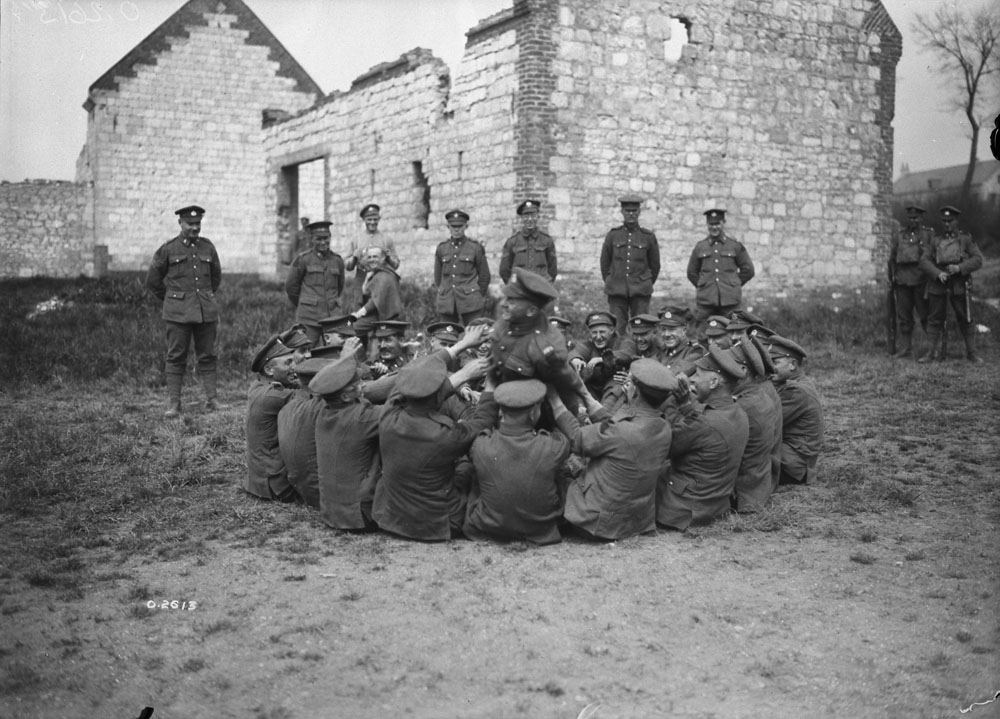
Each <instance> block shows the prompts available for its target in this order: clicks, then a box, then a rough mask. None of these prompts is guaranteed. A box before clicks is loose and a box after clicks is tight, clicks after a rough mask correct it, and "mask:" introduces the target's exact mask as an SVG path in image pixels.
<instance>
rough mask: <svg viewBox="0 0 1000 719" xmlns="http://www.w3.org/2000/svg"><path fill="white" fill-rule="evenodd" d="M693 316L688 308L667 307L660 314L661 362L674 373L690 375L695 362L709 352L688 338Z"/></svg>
mask: <svg viewBox="0 0 1000 719" xmlns="http://www.w3.org/2000/svg"><path fill="white" fill-rule="evenodd" d="M691 319H692V316H691V310H689V309H688V308H687V307H679V306H677V305H667V306H666V307H664V308H663V309H661V310H660V312H659V323H658V326H659V329H660V346H661V347H662V348H663V349H662V351H661V353H660V362H661V363H662V364H663V365H664V366H665V367H668V368H669V369H671V370H672V371H673V372H674V373H682V374H688V371H689V370H690V369H692V368H693V366H694V361H695V360H696V359H699V358H700V357H704V356H705V353H706V352H707V351H708V350H707V349H706V348H705V346H704V345H702V344H701V343H699V342H696V341H694V340H692V339H691V338H690V337H689V336H688V328H689V327H690V322H691Z"/></svg>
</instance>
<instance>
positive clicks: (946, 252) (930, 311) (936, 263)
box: [918, 205, 983, 362]
mask: <svg viewBox="0 0 1000 719" xmlns="http://www.w3.org/2000/svg"><path fill="white" fill-rule="evenodd" d="M940 212H941V224H942V225H943V226H944V232H943V233H942V234H939V235H934V237H933V238H931V241H930V244H928V245H927V246H926V247H924V251H923V254H922V255H921V257H920V267H921V269H923V271H924V274H925V275H926V276H927V278H928V280H927V286H926V293H927V337H928V339H929V340H930V343H931V346H930V348H929V349H928V350H927V352H926V353H925V354H924V355H923V356H922V357H921V358H920V359H919V360H918V361H919V362H928V361H930V360H934V359H944V357H943V356H942V352H941V333H942V332H943V331H944V322H945V315H946V314H947V312H948V305H949V304H951V307H952V310H954V312H955V320H956V321H957V323H958V329H959V331H960V332H961V333H962V338H963V339H964V340H965V358H966V359H967V360H969V361H970V362H982V361H983V360H982V358H981V357H980V356H979V355H978V354H976V347H975V334H974V332H975V329H974V327H973V326H972V317H971V315H972V306H971V304H970V302H969V281H970V279H971V276H972V273H973V272H975V271H976V270H978V269H979V268H980V267H982V266H983V253H982V252H980V251H979V247H978V246H977V245H976V243H975V242H973V241H972V236H971V235H969V234H968V233H966V232H962V231H961V230H959V229H958V216H959V215H961V214H962V213H961V212H959V210H958V209H957V208H955V207H952V206H951V205H945V206H944V207H942V208H941V210H940Z"/></svg>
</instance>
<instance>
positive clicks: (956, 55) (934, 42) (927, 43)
mask: <svg viewBox="0 0 1000 719" xmlns="http://www.w3.org/2000/svg"><path fill="white" fill-rule="evenodd" d="M949 5H950V6H949ZM958 6H959V3H950V4H948V5H945V4H942V5H941V6H939V7H938V9H937V10H936V11H935V12H934V13H933V14H931V15H925V14H917V16H916V19H915V20H914V22H913V33H914V35H916V38H917V42H919V43H920V44H921V45H923V46H924V47H925V48H927V49H929V50H932V51H933V52H934V53H935V54H937V56H938V57H940V58H941V60H942V61H943V62H942V64H941V66H940V67H939V68H937V72H938V73H940V74H942V75H946V76H949V77H950V76H952V74H953V73H956V72H957V74H958V75H959V77H961V80H962V84H961V85H956V87H955V99H954V107H956V108H957V109H959V110H962V111H964V112H965V116H966V118H968V120H969V125H970V126H971V127H972V145H971V147H970V148H969V167H968V169H967V170H966V172H965V180H964V181H963V183H962V201H963V203H965V202H968V199H969V194H970V190H971V188H972V176H973V174H974V173H975V171H976V145H977V144H978V143H979V128H980V125H981V124H982V121H983V119H984V117H985V116H981V115H980V114H978V113H977V110H976V103H977V101H980V100H984V101H989V99H990V96H992V95H997V83H991V82H990V76H992V75H996V74H998V73H1000V10H998V8H997V7H996V6H995V5H994V4H993V0H988V2H987V3H986V4H984V5H983V6H982V7H980V8H978V9H977V8H968V7H966V8H964V9H959V7H958ZM984 96H985V97H984Z"/></svg>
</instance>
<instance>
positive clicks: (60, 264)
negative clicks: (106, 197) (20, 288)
mask: <svg viewBox="0 0 1000 719" xmlns="http://www.w3.org/2000/svg"><path fill="white" fill-rule="evenodd" d="M89 200H90V192H89V188H88V187H87V186H86V185H83V184H78V183H75V182H58V181H53V180H35V181H28V182H17V183H10V182H3V183H0V277H36V276H46V277H76V276H78V275H81V274H83V275H86V276H88V277H93V276H95V275H97V274H99V271H100V269H101V265H102V258H101V257H100V256H98V257H96V258H95V255H94V245H93V241H92V236H93V227H92V222H91V220H92V217H93V208H92V207H91V205H90V202H89ZM95 259H96V260H97V262H96V266H95Z"/></svg>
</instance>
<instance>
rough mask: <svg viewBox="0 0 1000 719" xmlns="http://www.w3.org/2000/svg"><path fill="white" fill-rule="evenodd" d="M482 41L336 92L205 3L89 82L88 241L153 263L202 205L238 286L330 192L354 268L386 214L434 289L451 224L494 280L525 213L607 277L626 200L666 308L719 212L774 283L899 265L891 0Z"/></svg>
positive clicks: (255, 23)
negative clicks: (459, 224)
mask: <svg viewBox="0 0 1000 719" xmlns="http://www.w3.org/2000/svg"><path fill="white" fill-rule="evenodd" d="M248 1H249V2H251V4H252V0H248ZM466 36H467V42H466V50H465V55H464V57H463V59H462V61H461V63H460V64H459V66H458V67H457V68H448V67H447V66H446V65H445V64H444V63H443V62H442V61H441V60H439V59H437V58H435V57H434V56H433V55H432V54H431V53H430V52H429V51H427V50H422V49H419V48H418V49H415V50H413V51H411V52H408V53H406V54H405V55H403V56H402V57H400V58H398V59H396V60H393V61H390V62H386V63H384V64H382V65H379V66H377V67H375V68H372V69H371V70H370V71H369V72H368V73H365V74H364V75H362V76H360V77H358V78H357V79H356V80H355V81H354V83H353V85H352V86H351V88H350V90H348V91H346V92H334V93H332V94H329V95H325V96H324V95H323V94H322V93H321V91H320V89H319V88H318V87H317V86H316V84H315V83H314V82H313V81H312V80H311V79H310V78H309V77H308V75H307V74H306V73H305V72H304V71H303V70H302V68H301V67H300V66H299V65H298V64H297V63H296V62H295V60H294V59H293V58H291V57H290V56H289V54H288V53H287V51H285V49H284V48H283V47H282V46H281V45H280V43H279V42H278V41H277V40H276V39H275V38H274V37H273V36H272V35H271V34H270V33H269V32H268V30H267V28H265V27H264V26H263V25H262V24H261V23H260V21H259V20H258V19H257V18H256V16H254V15H253V13H252V12H251V11H250V9H249V8H248V7H247V5H246V4H244V2H243V1H242V0H191V1H190V2H188V3H187V4H186V5H184V6H183V8H181V10H179V11H178V12H177V13H176V14H175V15H174V16H173V17H171V18H170V19H169V20H168V21H167V22H166V23H164V25H163V26H161V27H160V28H159V29H157V30H156V31H155V32H154V33H153V34H151V35H150V36H149V37H148V38H147V39H146V40H144V41H143V43H141V44H140V45H139V46H137V47H136V48H135V49H134V50H133V51H132V52H130V53H129V54H128V55H126V57H125V58H123V59H122V60H121V61H120V62H119V63H118V64H117V65H115V67H113V68H111V69H110V70H109V71H108V72H107V73H105V75H104V76H102V77H101V78H100V79H99V80H98V81H97V82H95V83H94V85H93V86H92V87H91V88H90V92H89V95H88V99H87V104H86V108H87V111H88V113H89V129H88V136H87V144H86V146H85V147H84V149H83V151H82V153H81V156H80V160H79V163H78V175H79V176H78V180H79V182H78V183H77V185H76V187H78V188H79V190H78V194H79V198H78V200H77V201H78V204H79V206H80V207H83V208H84V210H83V211H81V213H80V214H82V215H85V216H86V215H89V219H88V218H87V217H84V219H83V221H82V222H81V225H82V232H84V233H88V232H89V235H87V236H86V239H85V240H84V241H83V245H85V246H86V247H89V249H90V251H91V252H92V253H93V248H95V247H97V248H101V247H106V248H107V253H108V256H109V257H110V262H109V267H110V269H112V270H121V269H138V268H141V267H144V266H145V264H146V262H148V259H149V257H150V256H151V254H152V252H153V250H154V249H155V248H156V246H157V245H158V244H159V243H160V242H162V241H163V240H164V239H166V238H168V237H169V236H172V234H173V233H174V232H175V230H176V224H175V221H174V218H173V215H172V210H173V209H174V208H175V207H176V206H179V205H181V204H186V203H188V202H198V203H199V204H202V205H204V206H205V207H206V208H208V209H209V215H207V216H206V222H205V234H206V235H207V236H209V237H211V238H212V239H213V240H214V241H215V242H216V245H217V247H218V249H219V253H220V255H221V257H222V261H223V265H224V268H225V269H226V270H227V271H230V272H233V271H245V272H257V273H260V274H261V275H262V276H275V275H277V274H278V273H279V272H280V267H281V266H280V262H279V261H278V243H279V240H280V239H281V235H282V232H287V229H288V228H291V230H292V231H294V228H295V227H296V226H297V224H298V222H297V220H298V215H299V206H300V204H301V196H302V194H303V193H304V192H305V191H306V190H307V188H306V187H305V185H307V184H309V183H312V184H315V182H314V181H313V180H308V181H307V179H306V178H311V177H318V178H319V181H320V182H321V184H322V187H321V188H320V189H319V190H318V192H319V196H320V197H321V199H322V203H323V205H324V211H325V213H326V215H327V218H328V219H330V220H332V221H333V222H334V228H333V230H334V235H335V241H334V249H337V248H338V244H337V243H338V240H337V239H336V238H338V237H339V238H340V241H341V242H343V241H345V240H346V238H347V237H348V236H349V235H350V234H351V233H353V232H356V231H357V230H358V229H359V227H360V219H359V218H358V215H357V213H358V210H359V209H360V207H361V206H362V205H363V204H364V203H366V202H369V201H375V202H378V203H379V204H380V205H382V207H383V221H382V228H383V229H384V230H385V231H386V232H388V233H391V234H392V235H394V236H395V237H396V240H397V241H396V245H397V248H399V249H400V255H401V260H402V266H401V272H402V274H403V275H404V277H410V278H416V279H420V280H425V281H426V280H427V279H428V278H429V277H430V275H431V270H432V257H433V248H434V246H435V245H436V244H437V242H439V241H440V240H441V239H444V238H445V237H446V236H447V231H446V227H445V223H444V219H443V214H444V212H445V211H447V210H448V209H451V208H452V207H461V208H463V209H465V210H467V211H468V212H469V213H470V214H471V215H472V221H471V224H470V229H469V234H470V236H472V237H474V238H476V239H478V240H480V241H481V242H483V243H484V244H485V246H486V248H487V252H488V254H489V256H490V258H491V263H492V264H493V266H494V267H495V266H496V264H497V258H498V253H499V250H500V248H501V246H502V244H503V241H504V239H505V238H506V237H507V236H508V235H509V234H510V232H511V231H512V229H513V227H514V219H515V216H514V208H515V206H516V205H517V204H518V203H519V202H520V201H521V200H523V199H525V198H528V197H534V198H537V199H540V200H541V201H542V203H543V212H542V224H543V226H545V227H546V228H547V230H548V231H549V232H550V234H552V235H553V237H555V239H556V242H557V248H558V251H559V255H560V264H561V267H563V268H565V269H577V270H584V271H591V270H594V271H596V267H597V263H598V254H599V250H600V246H601V242H602V240H603V237H604V234H605V233H606V231H607V230H608V229H609V228H610V227H611V226H613V225H616V224H620V221H621V217H620V214H619V212H618V205H617V202H616V198H617V197H618V196H620V195H621V194H623V193H627V192H637V193H640V194H642V195H644V196H645V197H646V198H647V202H646V205H645V208H644V212H643V215H642V219H641V223H642V224H643V226H645V227H648V228H650V229H653V230H654V231H655V232H656V233H657V236H658V237H659V239H660V245H661V254H662V256H663V259H664V268H663V271H662V273H661V279H660V282H658V284H657V289H658V290H661V291H663V292H671V291H672V290H673V289H677V290H678V293H677V294H678V296H679V297H684V295H683V294H680V292H681V291H683V292H688V291H690V287H689V286H687V285H686V280H684V277H683V269H684V266H685V265H686V262H687V258H688V255H689V253H690V250H691V247H692V246H693V244H694V243H695V242H696V241H697V240H698V239H699V238H700V237H702V236H703V235H704V218H703V217H702V212H703V211H704V210H706V209H708V208H710V207H724V208H727V209H728V211H729V218H728V225H727V229H728V231H729V232H730V233H731V234H733V235H734V236H736V237H738V238H740V239H741V240H742V241H743V242H744V244H746V245H747V247H748V249H749V250H750V252H751V255H752V256H753V258H754V261H755V263H756V264H757V267H758V276H757V279H755V280H754V285H755V287H756V288H761V289H763V288H766V287H779V286H780V287H786V288H787V287H794V286H813V285H820V284H848V285H859V284H863V283H866V282H869V281H870V280H871V279H872V278H874V277H875V276H876V274H877V272H878V271H879V267H880V264H881V263H880V262H879V257H877V255H879V254H880V252H881V248H882V247H883V245H884V243H885V238H886V236H887V234H888V227H889V223H890V221H891V219H890V218H891V215H890V208H889V200H890V198H891V192H892V186H891V169H892V149H893V143H892V127H891V121H892V118H893V111H894V93H895V67H896V63H897V61H898V59H899V56H900V52H901V36H900V34H899V31H898V30H897V28H896V27H895V25H894V24H893V22H892V20H891V18H890V17H889V16H888V15H887V13H886V12H885V9H884V8H883V7H882V5H881V3H880V2H879V0H824V2H822V3H816V2H812V1H811V0H753V1H751V0H713V1H712V2H709V1H707V0H694V1H691V2H684V3H681V2H673V1H672V0H515V1H514V2H513V4H512V6H511V7H510V9H508V10H505V11H503V12H501V13H499V14H497V15H495V16H493V17H490V18H487V19H485V20H483V21H481V22H480V23H479V24H478V25H477V26H476V27H474V28H472V29H470V30H469V31H468V32H467V33H466ZM317 169H318V172H317ZM67 184H68V183H67ZM310 191H311V190H310ZM4 192H7V190H0V201H2V197H4V196H5V195H4V194H3V193H4ZM11 192H12V190H11ZM11 192H8V195H9V194H11ZM4 207H6V205H4ZM6 211H7V210H6V209H4V212H6ZM314 219H315V218H314ZM4 222H5V224H6V222H7V220H6V219H4ZM88 223H89V224H88ZM283 228H285V229H284V230H283ZM0 251H2V252H3V253H5V254H6V253H9V252H12V251H14V250H12V249H11V247H10V246H4V247H3V248H0ZM78 254H79V253H78ZM84 254H86V251H84ZM100 255H101V250H100V249H99V250H98V251H97V253H95V254H92V258H97V259H100ZM74 261H77V262H78V261H79V257H75V258H74ZM97 264H100V263H99V262H98V263H97ZM81 269H83V268H79V267H78V268H76V269H71V270H70V271H69V272H67V273H68V274H75V273H77V272H79V271H81ZM20 272H21V274H25V272H24V270H23V269H22V270H20ZM28 274H31V272H30V271H29V272H28Z"/></svg>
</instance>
